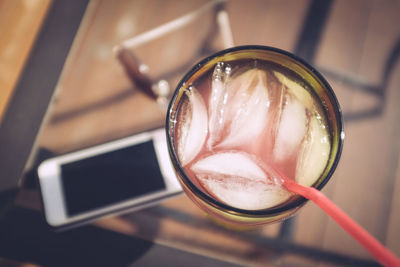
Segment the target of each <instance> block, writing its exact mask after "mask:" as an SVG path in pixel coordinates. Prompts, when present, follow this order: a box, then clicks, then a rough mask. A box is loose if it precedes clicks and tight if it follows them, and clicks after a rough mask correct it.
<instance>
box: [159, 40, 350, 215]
mask: <svg viewBox="0 0 400 267" xmlns="http://www.w3.org/2000/svg"><path fill="white" fill-rule="evenodd" d="M244 50H260V51H264V52H275V53H277V54H281V55H283V56H287V57H289V58H291V59H293V60H295V61H296V63H297V62H298V63H300V64H301V65H303V66H304V67H305V68H306V69H307V70H309V71H311V72H312V73H313V74H314V75H316V76H317V78H318V79H319V81H320V82H321V85H322V86H323V90H324V91H326V92H328V94H329V95H330V99H331V102H332V103H331V104H332V107H333V111H334V113H335V117H336V120H335V121H334V124H337V132H338V137H337V138H338V144H337V152H336V155H335V158H334V160H333V163H332V166H331V167H330V169H329V171H328V173H327V174H326V176H325V177H324V178H323V180H322V181H321V182H320V183H319V184H318V186H316V187H314V188H316V189H318V190H321V189H322V188H323V187H324V186H325V185H326V183H327V182H328V181H329V180H330V178H331V176H332V175H333V173H334V172H335V170H336V167H337V165H338V163H339V160H340V157H341V153H342V149H343V142H344V127H343V115H342V111H341V108H340V105H339V101H338V100H337V97H336V95H335V93H334V91H333V89H332V87H331V86H330V85H329V83H328V82H327V81H326V79H325V78H324V77H323V76H322V74H320V73H319V72H318V71H317V70H316V69H315V68H314V67H313V66H311V65H310V64H309V63H307V62H306V61H305V60H303V59H302V58H300V57H298V56H296V55H294V54H292V53H290V52H288V51H285V50H282V49H279V48H275V47H270V46H263V45H244V46H235V47H231V48H228V49H224V50H221V51H218V52H216V53H214V54H212V55H210V56H207V57H206V58H204V59H202V60H200V61H199V62H198V63H197V64H195V65H194V66H193V67H192V68H191V69H190V70H189V71H188V72H187V73H186V74H185V75H184V76H183V78H182V79H181V80H180V82H179V83H178V85H177V86H176V88H175V91H174V94H173V96H172V98H171V100H170V102H169V105H168V109H167V116H166V127H165V129H166V136H167V143H168V150H169V154H170V158H171V161H172V163H173V165H174V167H175V168H176V169H177V172H179V174H180V175H181V176H180V178H178V179H180V180H183V183H184V184H185V186H186V187H188V188H189V190H191V191H192V192H193V193H194V194H195V195H196V196H197V197H199V198H200V199H201V200H202V201H205V202H207V203H208V204H210V205H212V206H213V207H214V208H217V209H220V210H221V209H222V210H223V211H224V212H227V213H229V214H234V215H247V216H254V217H258V216H268V215H275V214H280V213H285V212H288V211H290V210H292V209H295V208H299V207H301V206H302V205H304V204H305V203H306V202H307V201H308V200H307V199H306V198H304V197H302V196H298V197H297V199H295V200H294V201H291V202H290V203H288V204H283V205H278V206H276V207H270V208H266V209H260V210H246V209H240V208H235V207H232V206H230V205H228V204H225V203H223V202H221V201H218V200H217V199H215V198H213V197H211V196H210V195H208V194H206V193H205V192H203V191H202V190H200V189H199V188H198V187H197V186H196V185H195V184H194V183H193V182H192V181H191V180H190V178H189V177H188V176H187V174H186V172H185V171H184V169H183V167H182V166H181V164H180V162H179V159H178V155H177V152H176V149H175V147H174V144H173V141H172V136H171V135H170V129H171V123H170V122H171V116H172V109H173V106H174V103H175V102H176V100H177V97H178V95H179V92H180V89H181V87H182V86H183V85H184V84H185V83H186V81H187V80H189V78H190V77H192V76H193V74H195V73H196V72H197V71H199V70H200V69H201V68H202V67H203V66H204V65H206V64H207V63H208V62H209V61H211V60H213V59H214V58H216V57H219V56H223V55H225V54H228V53H232V52H238V51H244Z"/></svg>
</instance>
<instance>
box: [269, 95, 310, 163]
mask: <svg viewBox="0 0 400 267" xmlns="http://www.w3.org/2000/svg"><path fill="white" fill-rule="evenodd" d="M307 123H308V119H307V114H306V109H305V107H304V105H303V104H302V103H300V102H299V101H298V100H297V99H296V98H294V97H290V96H287V99H286V105H285V106H284V108H283V111H282V115H281V120H280V123H279V126H278V131H277V135H276V139H275V146H274V157H275V160H277V161H282V160H285V159H286V158H288V157H289V156H290V155H293V153H294V152H295V151H296V149H298V146H299V145H300V143H301V141H302V140H303V138H304V136H305V134H306V131H307Z"/></svg>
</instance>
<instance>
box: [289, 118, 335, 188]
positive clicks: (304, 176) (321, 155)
mask: <svg viewBox="0 0 400 267" xmlns="http://www.w3.org/2000/svg"><path fill="white" fill-rule="evenodd" d="M319 118H320V116H319V115H317V116H313V117H312V118H311V120H310V126H309V129H308V133H307V137H306V139H305V140H304V141H303V143H302V145H301V148H300V151H299V155H298V159H297V166H296V181H297V182H298V183H299V184H302V185H304V186H311V185H312V184H314V182H315V181H316V180H317V179H318V178H319V177H320V175H321V174H322V172H323V171H324V169H325V167H326V164H327V162H328V159H329V153H330V147H331V146H330V139H329V133H328V130H327V128H326V126H325V125H324V124H323V122H322V121H320V119H319Z"/></svg>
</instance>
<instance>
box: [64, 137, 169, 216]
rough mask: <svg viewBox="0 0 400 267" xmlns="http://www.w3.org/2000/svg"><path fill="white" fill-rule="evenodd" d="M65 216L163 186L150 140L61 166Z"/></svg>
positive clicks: (159, 188) (156, 189)
mask: <svg viewBox="0 0 400 267" xmlns="http://www.w3.org/2000/svg"><path fill="white" fill-rule="evenodd" d="M61 175H62V178H61V180H62V183H63V187H64V197H65V202H66V209H67V214H68V215H69V216H71V215H76V214H79V213H82V212H87V211H91V210H94V209H96V208H100V207H105V206H108V205H110V204H115V203H118V202H121V201H124V200H127V199H131V198H134V197H138V196H142V195H144V194H146V193H149V192H154V191H159V190H162V189H165V188H166V186H165V183H164V179H163V177H162V174H161V171H160V169H159V166H158V161H157V157H156V154H155V150H154V146H153V142H152V141H148V142H145V143H140V144H137V145H134V146H130V147H126V148H122V149H118V150H115V151H111V152H107V153H105V154H101V155H97V156H94V157H91V158H87V159H83V160H79V161H76V162H72V163H67V164H64V165H62V166H61Z"/></svg>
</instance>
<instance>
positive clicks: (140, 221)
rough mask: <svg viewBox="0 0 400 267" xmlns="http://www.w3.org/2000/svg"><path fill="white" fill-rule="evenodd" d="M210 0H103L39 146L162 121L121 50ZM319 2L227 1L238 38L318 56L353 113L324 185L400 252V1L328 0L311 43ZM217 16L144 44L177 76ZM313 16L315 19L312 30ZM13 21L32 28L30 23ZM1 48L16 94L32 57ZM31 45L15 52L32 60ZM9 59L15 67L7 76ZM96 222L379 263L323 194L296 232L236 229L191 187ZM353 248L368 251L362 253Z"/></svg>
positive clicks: (172, 237) (72, 145) (99, 139)
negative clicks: (204, 208)
mask: <svg viewBox="0 0 400 267" xmlns="http://www.w3.org/2000/svg"><path fill="white" fill-rule="evenodd" d="M10 2H12V3H13V4H10ZM16 2H19V3H20V4H22V3H27V2H28V1H16ZM32 2H35V3H36V4H35V6H34V5H33V4H32V6H30V7H29V8H30V9H31V11H32V12H34V13H35V14H39V15H38V16H35V18H39V17H40V16H43V14H45V11H46V8H47V6H48V3H49V1H44V0H43V1H32ZM206 2H207V1H202V0H196V1H173V0H168V1H156V0H151V1H141V0H137V1H128V0H120V1H106V0H97V1H91V2H90V4H89V6H88V9H87V11H86V15H85V17H84V19H83V21H82V24H81V28H80V30H79V32H78V35H77V37H76V39H75V42H74V44H73V47H72V50H71V52H70V54H69V56H68V59H67V62H66V64H65V68H64V69H63V73H62V76H61V78H60V80H59V84H58V86H57V91H56V92H57V95H56V97H55V98H54V101H53V103H52V104H51V106H50V109H49V116H48V119H47V121H46V124H45V127H44V129H43V130H42V131H41V134H40V136H39V138H38V142H39V146H40V147H41V148H43V149H47V150H49V151H52V152H53V153H55V154H62V153H66V152H69V151H74V150H77V149H80V148H84V147H88V146H92V145H96V144H101V143H103V142H106V141H109V140H114V139H118V138H121V137H125V136H129V135H132V134H134V133H138V132H141V131H144V130H147V129H152V128H155V127H162V126H163V125H164V118H165V110H164V109H163V108H161V107H160V106H159V105H157V104H156V103H155V101H153V100H151V99H149V98H148V97H147V96H145V95H144V94H143V93H141V92H140V90H138V88H136V87H135V86H134V85H132V83H131V81H130V80H129V79H128V77H127V76H126V73H125V72H124V70H123V68H122V66H121V64H120V63H119V62H118V60H117V59H116V57H115V54H114V53H113V50H112V49H113V47H114V46H115V45H118V44H121V43H122V42H123V41H124V40H127V39H129V38H132V37H134V36H136V35H138V34H140V33H143V32H145V31H147V30H150V29H152V28H154V27H156V26H158V25H161V24H163V23H166V22H168V21H169V20H171V19H174V18H177V17H179V16H181V15H184V14H186V13H187V12H190V11H192V10H195V9H196V8H199V7H200V6H202V5H203V4H205V3H206ZM315 2H317V1H311V0H285V1H274V0H269V1H261V0H260V1H251V2H244V1H239V0H232V1H227V3H226V9H227V11H228V14H229V18H230V23H231V28H232V32H233V38H234V42H235V45H245V44H260V45H268V46H274V47H279V48H282V49H285V50H288V51H291V52H293V53H297V54H299V55H300V56H304V57H308V58H306V60H308V61H310V63H311V64H312V65H314V66H315V67H316V68H317V69H319V70H321V72H322V73H323V74H324V75H325V76H326V78H327V79H328V81H329V83H330V84H331V85H332V87H333V89H334V91H335V93H336V94H337V96H338V99H339V102H340V104H341V107H342V110H343V113H344V118H345V132H346V139H345V145H344V150H343V154H342V158H341V161H340V164H339V167H338V169H337V171H336V172H335V174H334V175H333V177H332V178H331V180H330V182H329V183H328V184H327V186H326V187H325V188H324V189H323V192H324V193H325V194H326V195H327V196H328V197H329V198H330V199H331V200H333V202H335V203H336V204H337V205H338V206H339V207H341V208H342V209H343V210H344V211H345V212H347V213H348V214H349V215H350V216H351V217H352V218H354V219H355V220H356V221H357V222H359V223H360V224H361V225H362V226H363V227H365V229H367V230H368V231H369V232H370V233H371V234H372V235H374V236H375V237H376V238H377V239H379V240H380V241H381V242H382V243H383V244H385V245H386V246H388V247H389V248H390V249H391V250H392V251H393V252H394V253H395V254H397V255H398V256H400V228H399V227H398V225H400V214H399V212H398V211H399V210H400V168H399V166H400V158H399V151H400V150H399V148H400V141H399V140H400V138H399V137H400V119H399V118H400V117H399V115H400V106H399V105H398V103H397V101H398V100H399V99H400V64H399V62H400V61H399V53H400V52H399V51H400V47H399V46H400V44H399V40H400V24H399V19H398V14H399V12H400V1H395V0H392V1H390V0H387V1H380V0H366V1H363V0H350V1H345V0H336V1H327V2H329V3H330V4H326V5H325V7H326V6H327V8H328V9H329V10H328V13H327V17H326V24H325V25H324V27H323V31H322V32H321V34H320V35H318V36H317V37H315V36H314V37H313V38H314V43H315V44H316V46H315V47H313V50H312V51H311V54H310V52H308V54H307V53H303V52H302V51H303V50H301V48H302V47H306V45H307V42H308V41H310V40H308V39H307V38H306V37H308V38H311V37H312V33H313V29H314V28H317V26H318V25H312V24H311V25H310V23H309V24H307V23H306V22H307V21H308V22H310V21H311V22H312V20H310V17H309V15H310V10H311V9H312V7H313V5H315ZM14 5H16V4H15V3H14V1H5V0H3V1H0V15H1V14H6V13H8V12H7V11H4V8H3V7H4V6H5V7H6V8H7V10H12V12H13V13H12V14H15V15H9V16H10V18H9V19H7V21H17V20H18V19H17V18H16V16H19V12H20V11H18V10H19V9H17V8H15V6H14ZM322 6H324V5H322ZM314 7H315V6H314ZM35 8H38V10H36V9H35ZM314 12H315V10H314ZM28 13H29V14H31V13H30V12H28ZM315 14H318V12H317V13H314V15H315ZM211 15H212V14H205V15H204V17H202V21H201V23H196V24H195V25H191V26H189V27H188V28H185V29H183V30H181V31H179V32H177V33H174V34H171V35H169V36H167V37H163V38H161V39H159V40H157V41H154V42H152V43H149V44H148V45H144V46H141V47H138V48H135V49H134V50H133V52H134V53H135V55H137V57H138V58H139V60H140V61H141V62H145V63H146V64H147V65H148V66H149V68H150V70H151V71H150V75H151V77H152V78H154V79H160V78H163V79H164V78H165V79H167V80H168V81H169V82H170V84H171V87H174V86H175V85H176V83H177V81H178V79H179V78H180V77H182V75H183V74H184V73H185V71H186V70H185V69H180V68H179V66H180V64H179V62H180V61H179V60H181V61H182V62H184V61H191V62H192V63H194V62H195V59H197V58H199V57H201V55H199V54H196V53H195V52H196V51H198V50H199V49H198V45H199V43H202V42H201V41H202V40H203V39H204V38H206V37H207V36H208V33H209V32H210V31H212V29H213V27H215V24H213V23H212V16H211ZM317 17H318V16H317ZM3 18H4V17H3V16H0V19H3ZM24 18H25V19H26V20H27V19H28V15H26V14H25V15H24ZM317 19H318V18H317ZM3 20H4V19H3ZM316 21H317V20H316ZM4 23H5V22H3V21H1V23H0V29H4V28H5V26H4V25H5V24H4ZM35 23H36V24H35V25H40V23H38V22H35ZM304 25H308V27H309V28H307V29H304V27H305V26H304ZM21 27H24V26H21ZM26 27H27V26H25V28H26ZM13 32H14V33H20V35H23V34H25V31H23V30H21V29H20V28H18V29H17V28H15V29H13ZM60 34H62V33H60ZM11 36H12V34H8V35H7V38H8V39H1V42H0V47H4V46H5V45H7V44H11V43H12V44H13V45H15V46H18V45H21V41H20V39H18V38H16V37H11ZM310 36H311V37H310ZM30 38H31V39H32V40H33V39H34V38H33V37H30ZM315 38H317V39H318V40H317V42H315ZM4 40H7V41H4ZM8 42H9V43H8ZM301 42H303V43H301ZM211 43H212V45H211V46H210V47H211V48H212V49H214V50H218V49H221V48H222V45H221V40H220V39H219V37H218V35H217V36H215V40H212V42H211ZM25 45H26V44H25ZM24 49H25V50H24V51H29V48H24ZM182 51H185V53H183V52H182ZM1 52H2V54H0V75H1V78H2V80H0V81H1V82H2V83H1V84H0V86H1V89H0V92H1V93H2V94H1V99H2V103H5V102H6V100H5V99H6V98H7V97H8V95H9V94H12V89H11V91H10V88H12V84H13V80H15V79H16V78H14V77H16V76H18V73H19V68H21V66H22V65H23V64H22V63H18V64H17V63H15V66H16V67H14V68H12V69H8V68H6V67H4V66H5V64H6V61H5V60H6V56H7V55H6V54H5V52H4V51H1ZM1 52H0V53H1ZM27 53H28V52H24V54H23V55H19V56H20V57H18V58H17V59H15V60H14V61H15V62H17V61H18V62H20V61H21V60H22V59H21V58H23V57H24V56H26V54H27ZM302 53H303V54H302ZM178 59H179V60H178ZM17 65H18V66H17ZM5 70H7V71H9V72H11V74H10V75H11V76H6V75H5V74H4V73H5V72H4V71H5ZM171 70H176V71H172V72H171ZM3 74H4V75H3ZM3 76H4V77H12V78H3ZM3 80H4V81H3ZM3 88H4V89H3ZM6 89H8V91H7V92H6ZM9 92H11V93H9ZM6 94H7V95H6ZM0 104H1V103H0ZM2 105H5V104H2ZM37 195H38V193H37V190H34V189H25V190H23V193H21V196H20V198H19V200H18V203H19V205H21V206H24V207H29V208H31V209H37V210H40V209H41V206H40V204H39V203H38V202H37V199H38V196H37ZM94 225H95V226H98V227H102V228H106V229H110V230H112V231H116V232H119V233H123V234H124V235H128V236H136V237H140V238H143V239H146V240H150V241H154V242H156V243H158V244H163V245H167V246H169V247H173V248H178V249H180V250H184V251H189V252H191V253H195V254H199V255H206V256H207V257H211V258H215V259H219V260H223V261H226V262H232V263H236V264H241V265H246V266H247V265H255V266H258V265H260V266H261V265H262V266H311V265H318V266H342V265H348V264H350V265H363V264H373V262H372V260H373V259H372V258H371V256H370V255H369V254H368V253H367V252H366V251H365V250H364V249H363V248H362V247H361V246H360V245H358V243H356V242H355V241H354V240H353V239H352V238H351V237H349V236H348V235H347V234H346V233H345V232H344V231H343V230H342V229H341V228H340V227H338V226H337V225H336V224H335V223H334V222H333V221H332V220H330V219H329V218H328V217H327V216H325V214H323V212H322V211H320V210H319V209H318V208H317V207H316V206H315V205H313V204H311V203H309V204H307V205H306V206H305V207H304V208H302V209H301V211H300V212H299V213H298V215H297V216H296V217H295V220H294V223H293V225H292V234H291V235H290V236H289V240H283V241H284V242H283V241H282V236H280V235H279V234H280V230H281V224H280V223H278V224H273V225H267V226H264V227H260V228H257V229H255V230H252V231H245V232H236V231H232V230H227V229H224V228H222V227H219V226H217V225H215V224H214V223H213V222H211V221H210V220H209V219H208V218H207V217H206V216H205V215H204V214H203V213H202V212H201V211H200V210H199V209H197V208H196V207H195V206H194V205H193V204H192V203H191V201H190V200H189V199H188V198H187V197H186V196H185V195H181V196H179V197H176V198H174V199H171V200H168V201H166V202H164V203H163V204H162V205H160V206H157V207H154V208H150V209H147V210H143V211H139V212H136V213H132V214H127V215H123V216H117V217H111V218H105V219H101V220H99V221H97V222H95V223H94ZM289 241H290V242H289ZM288 244H291V245H288ZM293 244H294V245H293ZM280 246H281V247H280ZM0 257H1V254H0ZM353 258H354V259H356V260H355V261H351V259H353ZM3 260H4V262H5V263H10V264H16V265H18V264H21V265H22V263H15V262H14V261H13V260H12V261H11V260H7V259H3ZM357 260H359V261H357ZM1 262H2V261H1V260H0V263H1ZM31 263H32V264H37V263H35V262H31Z"/></svg>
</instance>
